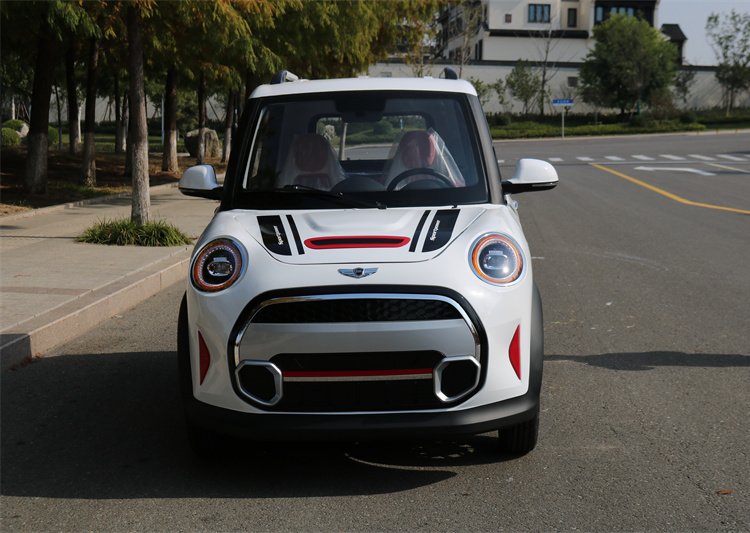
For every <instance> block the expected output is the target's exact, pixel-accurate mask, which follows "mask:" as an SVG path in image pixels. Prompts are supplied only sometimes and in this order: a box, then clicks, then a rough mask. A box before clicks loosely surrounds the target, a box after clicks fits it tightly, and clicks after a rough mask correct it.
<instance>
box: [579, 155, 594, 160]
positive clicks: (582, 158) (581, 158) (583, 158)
mask: <svg viewBox="0 0 750 533" xmlns="http://www.w3.org/2000/svg"><path fill="white" fill-rule="evenodd" d="M576 159H578V160H579V161H593V160H594V158H593V157H585V156H584V157H576Z"/></svg>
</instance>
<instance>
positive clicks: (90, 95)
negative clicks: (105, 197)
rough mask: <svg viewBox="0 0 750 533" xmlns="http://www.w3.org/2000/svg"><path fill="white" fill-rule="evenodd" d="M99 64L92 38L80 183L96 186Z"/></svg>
mask: <svg viewBox="0 0 750 533" xmlns="http://www.w3.org/2000/svg"><path fill="white" fill-rule="evenodd" d="M98 66H99V40H98V39H96V38H92V39H91V42H90V43H89V64H88V76H87V80H86V123H85V124H84V126H83V163H82V165H81V184H82V185H87V186H89V187H95V186H96V144H95V143H94V129H95V126H94V123H95V122H96V75H97V71H98Z"/></svg>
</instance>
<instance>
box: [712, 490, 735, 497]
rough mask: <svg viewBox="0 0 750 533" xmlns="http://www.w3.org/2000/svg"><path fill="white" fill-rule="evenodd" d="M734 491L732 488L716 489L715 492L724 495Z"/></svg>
mask: <svg viewBox="0 0 750 533" xmlns="http://www.w3.org/2000/svg"><path fill="white" fill-rule="evenodd" d="M733 492H734V491H733V490H732V489H721V490H717V491H716V494H720V495H721V496H726V495H727V494H732V493H733Z"/></svg>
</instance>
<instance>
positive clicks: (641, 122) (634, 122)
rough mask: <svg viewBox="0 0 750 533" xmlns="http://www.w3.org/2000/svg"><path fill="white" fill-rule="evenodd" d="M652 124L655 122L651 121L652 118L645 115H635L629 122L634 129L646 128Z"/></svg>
mask: <svg viewBox="0 0 750 533" xmlns="http://www.w3.org/2000/svg"><path fill="white" fill-rule="evenodd" d="M652 123H653V120H651V118H649V117H647V116H646V115H643V114H641V115H633V117H632V118H631V119H630V121H629V122H628V124H629V125H630V126H632V127H634V128H646V127H648V126H649V125H650V124H652Z"/></svg>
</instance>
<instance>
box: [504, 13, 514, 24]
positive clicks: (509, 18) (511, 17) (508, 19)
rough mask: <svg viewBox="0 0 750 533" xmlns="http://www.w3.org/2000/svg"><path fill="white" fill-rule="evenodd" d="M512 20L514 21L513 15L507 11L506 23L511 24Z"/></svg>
mask: <svg viewBox="0 0 750 533" xmlns="http://www.w3.org/2000/svg"><path fill="white" fill-rule="evenodd" d="M511 22H513V15H511V14H510V13H506V14H505V23H506V24H510V23H511Z"/></svg>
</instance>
